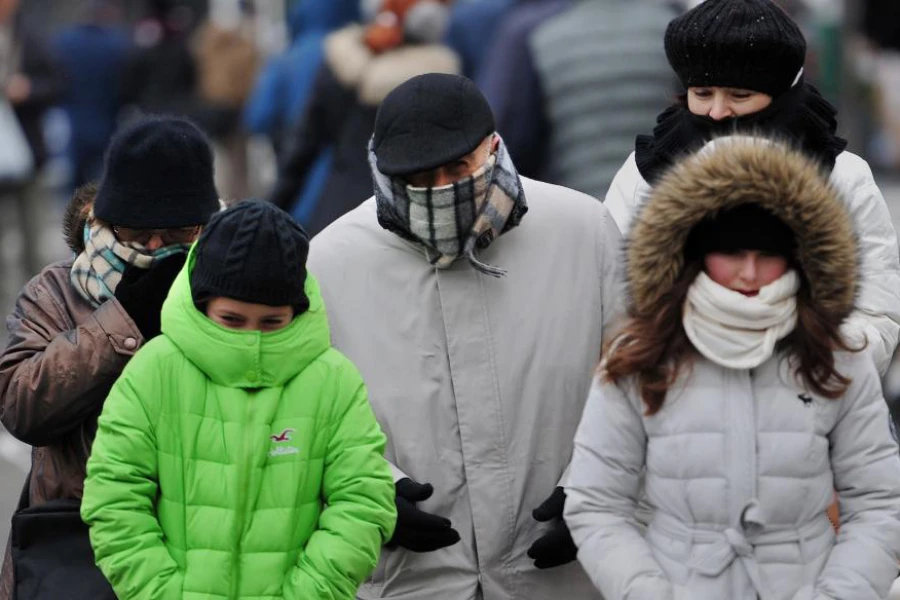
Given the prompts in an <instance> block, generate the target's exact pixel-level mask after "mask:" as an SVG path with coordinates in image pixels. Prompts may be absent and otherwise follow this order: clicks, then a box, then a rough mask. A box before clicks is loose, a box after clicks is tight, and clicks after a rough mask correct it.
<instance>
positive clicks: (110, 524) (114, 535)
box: [81, 345, 183, 600]
mask: <svg viewBox="0 0 900 600" xmlns="http://www.w3.org/2000/svg"><path fill="white" fill-rule="evenodd" d="M153 348H154V346H152V345H151V346H148V347H147V348H146V349H145V350H144V351H143V352H139V353H138V355H137V356H136V357H135V358H134V359H133V360H132V361H131V362H130V363H129V364H128V367H126V369H125V372H124V373H123V374H122V377H121V378H120V379H119V380H118V381H117V382H116V384H115V385H114V386H113V389H112V391H111V392H110V395H109V398H107V400H106V403H105V404H104V406H103V413H102V414H101V415H100V419H99V421H98V429H97V437H96V439H95V440H94V446H93V449H92V451H91V457H90V459H88V463H87V479H86V480H85V482H84V499H83V500H82V504H81V518H82V519H83V520H84V522H85V523H87V524H88V526H89V528H90V538H91V546H92V547H93V549H94V556H95V558H96V561H97V565H98V566H99V567H100V570H101V571H103V574H104V575H105V576H106V578H107V579H108V580H109V582H110V584H111V585H112V587H113V590H115V592H116V595H117V596H118V597H119V598H128V599H130V600H137V599H147V600H150V599H153V600H180V599H181V595H182V588H183V575H182V574H181V572H180V570H179V568H178V565H177V563H176V562H175V560H174V559H173V558H172V556H171V555H170V554H169V551H168V549H167V548H166V546H165V543H164V542H163V531H162V527H161V526H160V524H159V521H158V519H157V516H156V508H155V504H156V499H157V495H158V491H159V471H158V459H157V457H158V454H157V452H158V449H157V441H156V432H155V427H156V420H157V418H158V412H159V399H158V398H157V396H158V395H159V388H160V382H162V381H163V380H164V374H163V372H162V370H161V365H160V360H159V358H158V353H157V352H154V351H153Z"/></svg>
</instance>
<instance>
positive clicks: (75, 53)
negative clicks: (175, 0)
mask: <svg viewBox="0 0 900 600" xmlns="http://www.w3.org/2000/svg"><path fill="white" fill-rule="evenodd" d="M121 25H122V3H121V0H90V2H89V3H88V5H87V7H86V8H85V11H84V15H83V18H82V21H81V22H80V23H76V24H75V25H72V26H70V27H66V28H65V29H63V30H61V31H60V32H59V34H58V35H57V37H56V39H55V41H54V48H55V50H56V56H57V60H58V61H59V64H60V67H61V69H62V71H63V73H64V75H65V77H66V83H67V90H66V95H65V97H64V98H63V107H64V108H65V109H66V112H67V113H68V115H69V122H70V125H71V131H72V137H71V141H70V160H71V163H72V170H73V173H72V189H75V188H77V187H80V186H81V185H83V184H85V183H87V182H89V181H93V180H96V179H99V177H100V174H101V172H102V170H103V153H104V151H105V150H106V146H107V144H108V143H109V140H110V138H111V137H112V134H113V132H114V131H115V129H116V119H117V117H118V116H119V111H120V110H121V108H122V93H121V92H122V79H123V76H124V73H125V65H126V63H127V60H128V55H129V52H130V48H131V42H130V39H129V36H128V34H127V33H126V32H125V31H124V30H123V29H122V27H121Z"/></svg>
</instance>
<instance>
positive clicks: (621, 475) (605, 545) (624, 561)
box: [564, 381, 675, 600]
mask: <svg viewBox="0 0 900 600" xmlns="http://www.w3.org/2000/svg"><path fill="white" fill-rule="evenodd" d="M646 445H647V435H646V432H645V431H644V426H643V422H642V420H641V415H640V414H639V413H638V409H637V407H636V406H635V405H634V404H633V403H632V402H631V401H630V400H629V399H628V398H627V397H626V396H625V394H624V393H623V392H622V391H621V390H620V389H619V388H618V387H617V386H615V385H612V384H601V383H599V382H597V381H595V382H594V386H593V388H592V389H591V393H590V396H589V397H588V400H587V404H586V405H585V409H584V415H583V416H582V419H581V424H580V425H579V426H578V431H577V433H576V435H575V451H574V455H573V457H572V468H571V472H570V474H569V482H568V485H567V487H566V495H567V499H566V506H565V512H564V516H565V519H566V524H567V525H568V526H569V529H570V531H571V532H572V539H573V540H575V544H576V545H577V546H578V560H579V562H581V565H582V566H583V567H584V570H585V572H586V573H587V574H588V576H589V577H590V578H591V581H593V582H594V585H595V586H597V589H599V590H600V592H601V594H603V597H604V598H610V599H613V598H616V599H621V600H671V599H672V598H673V597H674V593H675V590H674V589H673V586H672V585H671V584H670V583H669V581H668V579H667V578H666V575H665V573H664V572H663V570H662V567H661V566H660V565H659V563H657V561H656V559H655V558H654V557H653V554H652V552H651V550H650V546H649V545H648V543H647V542H646V540H645V539H644V537H643V536H642V535H641V530H640V526H639V524H638V522H637V520H636V519H635V516H634V514H635V508H636V507H637V504H638V499H639V494H640V487H641V486H640V477H641V470H642V469H643V467H644V459H645V453H646Z"/></svg>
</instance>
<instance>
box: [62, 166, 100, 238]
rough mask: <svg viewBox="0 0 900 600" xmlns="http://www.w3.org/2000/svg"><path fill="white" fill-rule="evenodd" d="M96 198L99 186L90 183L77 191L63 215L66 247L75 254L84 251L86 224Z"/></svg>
mask: <svg viewBox="0 0 900 600" xmlns="http://www.w3.org/2000/svg"><path fill="white" fill-rule="evenodd" d="M96 197H97V185H96V184H94V183H88V184H86V185H83V186H81V187H80V188H78V189H77V190H75V193H74V194H72V198H71V199H70V200H69V203H68V204H67V205H66V212H65V214H64V215H63V236H64V237H65V239H66V245H67V246H69V249H70V250H71V251H72V252H73V253H75V254H81V253H82V252H83V251H84V224H85V223H86V222H87V219H88V217H89V216H90V214H91V209H92V208H93V207H94V198H96Z"/></svg>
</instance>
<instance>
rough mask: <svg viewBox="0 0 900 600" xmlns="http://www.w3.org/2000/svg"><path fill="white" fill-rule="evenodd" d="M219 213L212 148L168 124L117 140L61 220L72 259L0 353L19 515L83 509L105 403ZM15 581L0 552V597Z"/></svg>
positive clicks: (153, 330)
mask: <svg viewBox="0 0 900 600" xmlns="http://www.w3.org/2000/svg"><path fill="white" fill-rule="evenodd" d="M218 208H219V202H218V194H217V193H216V189H215V186H214V184H213V162H212V151H211V149H210V147H209V144H208V142H207V141H206V138H205V137H204V136H203V134H202V133H201V132H200V131H199V130H198V129H197V128H196V126H194V125H193V124H191V123H190V122H187V121H184V120H181V119H174V118H152V119H146V120H142V121H139V122H137V123H136V124H134V125H133V126H131V127H130V128H128V129H127V130H124V131H122V132H121V133H119V134H118V135H117V136H116V137H115V138H114V139H113V141H112V144H111V146H110V151H109V153H108V154H107V158H106V172H105V174H104V179H103V182H102V183H101V185H100V187H99V190H97V191H96V193H95V192H94V190H93V189H92V188H82V189H80V190H79V192H77V193H76V194H75V197H74V198H73V200H72V202H71V203H70V205H69V207H68V210H67V215H66V222H65V232H66V240H67V242H68V244H69V246H70V248H71V249H72V251H73V253H74V255H75V257H74V258H73V259H69V260H66V261H63V262H59V263H55V264H52V265H50V266H48V267H46V268H45V269H44V270H43V271H42V272H41V273H40V274H39V275H37V276H36V277H35V278H34V279H32V280H31V281H30V282H29V283H28V284H27V285H26V286H25V288H24V289H23V290H22V292H21V293H20V295H19V298H18V299H17V300H16V305H15V308H14V309H13V312H12V314H11V315H10V316H9V317H8V319H7V327H8V329H9V342H8V345H7V347H6V349H5V350H4V351H3V353H2V354H0V422H2V424H3V426H4V427H5V428H6V429H7V431H9V433H10V434H12V435H13V436H14V437H16V438H17V439H19V440H20V441H22V442H25V443H26V444H29V445H31V446H33V449H32V454H31V457H32V466H31V474H30V478H29V482H28V487H29V493H28V496H27V498H26V504H27V505H28V506H32V507H34V506H39V505H42V504H45V503H47V502H49V501H51V500H58V499H67V500H75V501H80V499H81V496H82V492H83V483H84V477H85V464H86V462H87V459H88V455H89V453H90V448H91V444H92V442H93V437H94V434H95V433H96V430H97V417H98V415H99V414H100V411H101V409H102V408H103V402H104V400H105V399H106V395H107V393H108V392H109V390H110V388H111V387H112V384H113V383H114V382H115V380H116V378H117V377H118V376H119V375H120V374H121V372H122V370H123V369H124V368H125V364H126V363H127V362H128V361H129V360H130V359H131V357H132V356H133V355H134V353H135V352H136V351H137V350H138V349H139V348H140V347H142V346H143V345H144V343H145V342H146V341H148V340H149V339H150V338H152V337H155V336H156V335H158V334H159V320H160V310H161V308H162V303H163V300H165V298H166V295H167V294H168V290H169V287H170V286H171V284H172V281H174V279H175V275H177V274H178V272H179V271H180V269H181V266H182V265H183V264H184V260H185V256H186V254H185V252H186V249H187V245H188V244H190V243H191V242H193V241H194V239H196V237H197V235H199V233H200V231H201V229H202V227H203V225H204V224H205V223H206V222H207V220H208V219H209V217H210V216H211V215H212V214H213V213H214V212H215V211H217V210H218ZM18 572H19V571H18V568H16V566H15V565H14V564H13V560H12V557H11V554H10V551H9V547H7V552H6V555H5V557H4V560H3V570H2V575H0V600H8V599H9V598H11V597H14V596H15V594H16V589H17V585H24V584H28V583H29V582H28V581H25V579H24V578H20V581H19V582H17V581H16V577H17V574H18ZM30 583H31V584H32V585H33V584H34V582H30ZM70 592H71V593H70V594H67V595H66V597H68V598H73V599H75V600H80V598H79V596H78V595H77V592H76V591H75V588H73V589H72V590H70Z"/></svg>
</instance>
